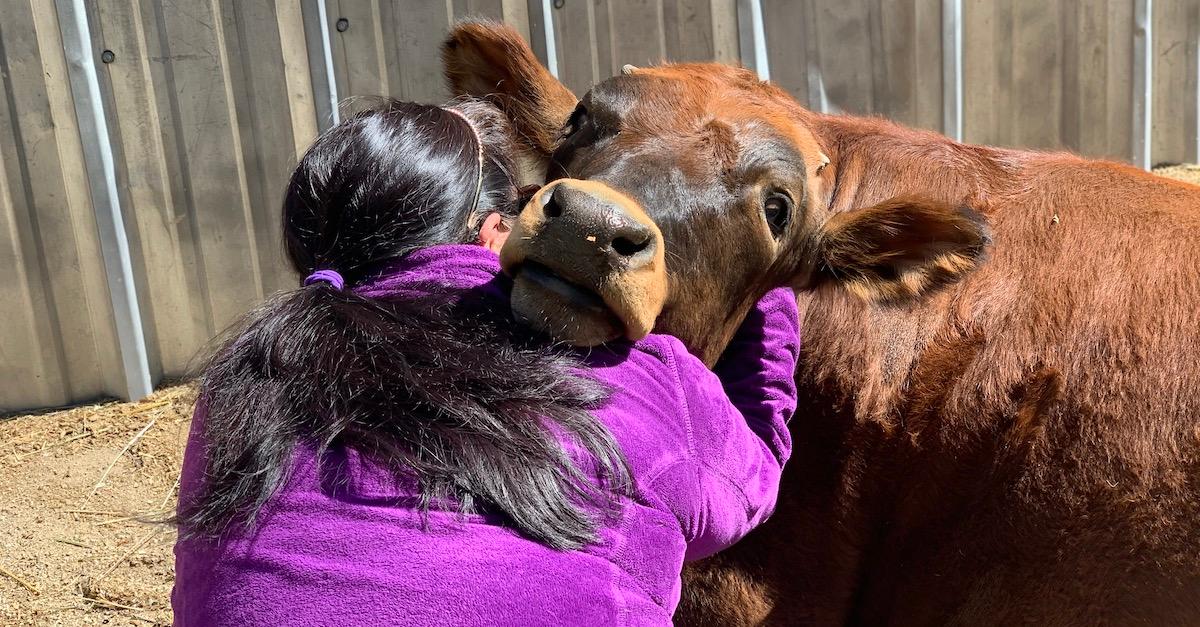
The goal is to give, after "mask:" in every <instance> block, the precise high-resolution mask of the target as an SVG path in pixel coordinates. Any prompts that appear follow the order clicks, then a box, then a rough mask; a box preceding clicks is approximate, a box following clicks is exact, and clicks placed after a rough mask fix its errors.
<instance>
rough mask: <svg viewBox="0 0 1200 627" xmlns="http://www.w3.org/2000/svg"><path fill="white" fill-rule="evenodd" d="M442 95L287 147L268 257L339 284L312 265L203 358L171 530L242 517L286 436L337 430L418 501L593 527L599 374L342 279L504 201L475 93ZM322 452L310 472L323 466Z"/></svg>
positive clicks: (484, 320) (388, 106)
mask: <svg viewBox="0 0 1200 627" xmlns="http://www.w3.org/2000/svg"><path fill="white" fill-rule="evenodd" d="M452 109H453V111H450V110H447V109H443V108H439V107H433V106H426V105H419V104H412V103H404V102H396V101H387V102H386V103H384V104H382V105H380V106H376V107H374V108H371V109H369V110H366V111H362V112H360V113H358V114H356V115H354V116H353V117H351V118H349V119H348V120H346V121H345V122H343V123H341V124H339V125H338V126H336V127H334V128H332V129H330V130H329V131H328V132H326V133H325V134H323V135H322V136H321V137H319V138H318V139H317V141H316V142H315V143H314V144H313V146H312V147H311V148H310V149H309V150H308V152H307V153H306V154H305V155H304V157H303V158H302V159H301V160H300V163H299V165H298V166H297V167H296V170H295V173H294V174H293V176H292V179H291V182H290V183H289V185H288V188H287V194H286V198H285V199H284V203H283V230H284V239H285V246H286V250H287V254H288V257H289V258H290V260H291V263H292V265H293V267H294V268H295V269H296V270H297V271H298V272H299V273H300V274H301V275H307V274H309V273H311V272H313V271H314V270H320V269H331V270H336V271H337V272H338V273H340V274H341V275H342V276H343V277H344V278H345V282H346V286H347V289H344V290H338V289H335V288H334V287H333V286H331V285H329V284H328V283H315V284H313V285H311V286H308V287H304V288H300V289H298V290H295V291H292V292H288V293H284V294H281V295H278V296H276V297H275V298H273V299H271V300H270V301H269V302H267V303H266V304H264V305H263V306H261V307H259V308H258V309H257V310H256V311H254V312H251V313H250V314H248V316H247V317H246V319H245V320H244V321H243V322H242V323H241V324H240V325H237V326H236V327H235V328H234V330H232V331H231V332H230V333H229V335H228V336H227V337H226V340H225V341H224V343H223V344H222V345H221V346H220V348H218V349H217V350H216V351H215V352H214V354H213V356H212V357H211V358H210V359H209V361H208V362H207V365H206V366H205V370H204V373H203V378H202V386H201V394H200V401H199V402H200V403H201V404H202V407H203V408H204V409H205V411H206V415H205V418H204V420H205V422H204V431H203V436H204V443H205V473H204V479H203V485H202V486H201V488H200V490H199V492H198V493H197V494H196V495H195V496H194V497H193V498H187V499H184V501H183V502H182V503H181V506H180V511H179V515H178V522H179V523H180V525H181V528H182V531H183V532H184V533H185V534H190V535H196V536H204V537H219V536H221V535H222V534H224V533H225V532H226V531H227V530H229V529H230V527H231V526H234V525H238V524H240V525H246V526H250V525H253V524H254V522H255V519H256V516H257V514H258V513H259V510H260V509H261V508H262V506H263V505H264V504H265V503H266V502H267V500H268V499H269V498H270V497H271V496H272V495H273V494H274V493H275V491H276V490H277V489H278V488H279V487H280V486H281V485H282V483H283V482H284V481H286V480H287V478H288V471H289V467H290V465H291V462H292V455H293V452H294V450H295V449H296V447H297V446H299V445H306V446H312V447H314V448H315V450H316V451H317V452H318V459H323V458H325V457H326V456H327V453H328V452H330V451H331V450H332V449H333V448H334V447H349V448H353V449H355V450H357V451H358V452H359V453H360V454H362V455H364V456H367V457H368V458H371V459H373V460H374V461H376V462H378V463H382V464H385V465H387V466H388V467H389V468H392V469H394V470H395V472H396V473H397V477H398V479H401V480H407V479H411V480H415V481H416V485H418V486H419V489H420V492H419V505H420V507H421V508H422V510H423V511H428V510H429V508H430V507H447V506H449V505H447V504H453V506H454V507H457V508H459V509H460V510H462V511H465V512H483V513H494V514H498V515H501V516H503V517H505V518H506V519H507V520H508V521H509V522H510V524H511V525H512V526H513V527H515V528H516V529H517V530H518V531H520V532H522V533H524V534H526V535H527V536H529V537H531V538H533V539H536V540H538V541H541V542H543V543H545V544H547V545H549V546H552V547H556V548H576V547H579V546H581V545H583V544H586V543H588V542H591V541H594V540H595V539H596V525H597V522H598V521H597V520H596V517H597V515H598V514H602V513H603V512H604V511H606V509H607V508H608V507H609V506H611V505H612V504H613V503H612V500H611V495H612V493H613V490H614V489H617V490H619V489H622V487H623V486H626V485H627V484H626V482H627V478H628V471H627V469H626V467H625V465H624V459H623V457H622V456H621V454H620V452H619V450H618V448H617V446H616V444H615V442H614V441H613V439H612V436H611V435H610V434H609V433H608V431H607V430H606V429H605V428H604V427H603V425H601V424H600V423H599V422H598V421H597V420H596V419H595V418H594V417H593V416H592V414H591V413H590V410H591V409H594V408H595V407H597V406H598V404H599V403H601V402H602V401H603V400H604V398H605V396H606V390H605V389H604V388H603V386H602V385H601V384H599V383H598V382H596V381H594V380H592V379H590V378H587V377H586V376H582V375H580V374H579V370H578V368H579V363H578V362H577V361H576V360H574V359H572V358H571V357H569V356H568V355H567V354H566V353H564V352H562V351H560V350H558V349H556V348H555V347H553V346H551V345H550V344H549V343H548V342H546V341H544V340H543V339H540V338H534V337H530V336H529V335H527V334H528V333H529V332H528V331H525V330H523V329H521V328H519V327H518V326H517V325H516V323H515V322H514V321H513V320H512V318H511V312H509V311H507V308H502V309H505V311H488V310H485V309H484V308H479V307H476V308H475V309H467V308H463V307H458V308H448V307H447V306H446V304H445V302H440V303H439V302H425V301H422V300H419V299H417V300H412V299H409V300H401V299H371V298H365V297H362V296H359V295H357V294H355V293H354V292H353V291H351V290H350V289H349V288H350V287H352V286H354V285H356V284H361V283H363V282H365V281H367V280H370V279H371V278H373V277H374V276H376V275H377V274H378V273H379V272H380V271H381V269H383V268H384V267H386V265H387V264H388V262H391V261H394V260H396V259H398V258H399V257H402V256H404V255H405V254H407V253H410V252H412V251H414V250H417V249H420V248H424V247H428V246H431V245H435V244H446V243H466V242H473V241H475V240H476V238H477V237H478V232H479V224H480V222H481V220H482V219H483V217H485V216H486V214H487V212H488V211H499V212H501V213H502V214H504V215H506V216H513V215H515V214H516V212H517V210H518V199H517V189H516V187H515V184H514V167H513V163H512V161H511V157H510V155H511V154H513V153H512V151H511V148H510V144H509V141H510V140H509V138H508V135H507V134H506V126H505V124H504V122H503V120H502V119H501V117H500V114H499V112H498V111H496V110H495V109H494V108H492V107H491V106H490V105H487V104H485V103H482V102H477V101H467V102H460V103H458V104H456V105H454V106H453V107H452ZM468 120H469V122H468ZM472 127H474V129H475V130H473V129H472ZM481 148H482V151H483V153H482V154H483V159H482V165H481V161H480V152H479V151H480V149H481ZM481 167H482V171H481V169H480V168H481ZM477 187H478V189H477ZM477 195H478V198H479V200H478V202H475V198H476V196H477ZM493 309H496V308H493ZM566 442H569V443H570V447H575V448H578V449H579V450H580V451H582V453H580V452H576V453H568V452H567V451H566V450H565V449H564V443H566ZM329 466H330V467H328V468H322V473H326V472H337V468H336V467H334V466H336V464H330V465H329Z"/></svg>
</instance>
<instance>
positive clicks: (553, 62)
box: [529, 0, 558, 78]
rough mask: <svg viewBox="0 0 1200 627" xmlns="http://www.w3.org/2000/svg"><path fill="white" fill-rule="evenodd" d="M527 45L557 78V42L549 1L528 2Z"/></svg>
mask: <svg viewBox="0 0 1200 627" xmlns="http://www.w3.org/2000/svg"><path fill="white" fill-rule="evenodd" d="M529 45H530V47H532V48H533V54H534V55H536V56H537V58H538V59H539V60H540V61H541V62H542V64H543V65H545V66H546V69H547V70H549V71H550V75H551V76H553V77H554V78H558V42H557V41H556V38H555V34H554V6H553V3H552V2H551V0H529Z"/></svg>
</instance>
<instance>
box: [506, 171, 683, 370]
mask: <svg viewBox="0 0 1200 627" xmlns="http://www.w3.org/2000/svg"><path fill="white" fill-rule="evenodd" d="M663 254H664V246H663V237H662V232H661V231H659V229H658V226H657V225H656V224H654V221H653V220H651V219H650V218H649V217H648V216H647V215H646V213H645V212H644V211H643V210H642V208H641V206H640V205H638V203H637V202H635V201H634V200H633V199H631V198H629V197H628V196H625V195H624V194H622V193H620V192H618V191H616V190H614V189H612V188H610V187H608V186H607V185H604V184H603V183H599V182H596V181H581V180H576V179H559V180H557V181H554V182H552V183H549V184H547V185H546V186H545V187H543V188H542V189H541V190H539V191H538V193H537V194H535V195H534V197H533V199H532V200H530V201H529V203H528V204H527V205H525V208H524V210H522V212H521V215H520V216H519V217H518V218H517V221H516V224H515V225H514V227H513V232H512V234H511V235H510V236H509V238H508V242H507V243H506V244H505V245H504V249H503V250H502V251H501V253H500V262H501V264H502V265H503V267H504V270H505V272H507V273H508V274H509V275H510V276H512V277H513V295H512V305H513V311H514V312H515V313H516V314H517V316H518V318H520V319H522V320H523V321H524V322H526V323H528V324H530V325H532V326H533V327H534V328H536V329H538V330H540V331H543V332H546V333H549V334H551V335H553V336H555V337H557V338H559V339H562V340H565V341H568V342H571V343H573V344H577V345H580V346H594V345H596V344H602V343H604V342H607V341H609V340H612V339H616V338H618V337H626V338H629V339H632V340H637V339H641V338H642V337H645V335H646V334H647V333H649V332H650V330H651V329H652V328H653V327H654V321H655V319H657V318H658V315H659V313H660V312H661V311H662V308H663V303H664V301H665V300H666V294H667V272H666V264H665V263H664V257H663Z"/></svg>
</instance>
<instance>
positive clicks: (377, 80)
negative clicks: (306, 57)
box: [328, 0, 390, 109]
mask: <svg viewBox="0 0 1200 627" xmlns="http://www.w3.org/2000/svg"><path fill="white" fill-rule="evenodd" d="M379 5H380V1H379V0H337V2H336V3H330V4H329V5H328V6H329V8H330V14H329V24H328V28H329V36H330V43H331V45H332V47H333V63H334V66H335V68H336V71H335V73H336V75H337V83H338V97H339V98H340V99H342V100H345V99H346V98H354V97H355V96H383V95H387V94H388V93H390V89H389V87H390V86H389V84H388V70H387V63H386V58H387V55H386V53H385V49H386V47H387V44H386V42H385V40H384V36H383V20H382V18H381V16H380V7H379ZM341 19H345V20H346V24H347V29H346V30H345V31H343V32H339V31H338V30H337V23H338V20H341ZM350 107H351V109H353V108H354V107H353V105H352V104H351V105H350Z"/></svg>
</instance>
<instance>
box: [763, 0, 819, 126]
mask: <svg viewBox="0 0 1200 627" xmlns="http://www.w3.org/2000/svg"><path fill="white" fill-rule="evenodd" d="M807 5H808V2H807V1H805V2H795V1H793V0H762V12H763V30H764V31H765V32H766V35H767V60H768V62H769V64H770V66H771V82H772V83H775V84H776V85H779V86H780V87H782V88H784V89H786V90H787V91H788V93H790V94H792V96H793V97H795V98H796V100H798V101H800V103H801V104H804V105H808V103H809V101H810V97H809V93H808V78H809V77H808V49H807V42H808V37H807V31H808V26H809V21H808V19H807V17H808V16H807ZM810 108H811V106H810Z"/></svg>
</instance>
